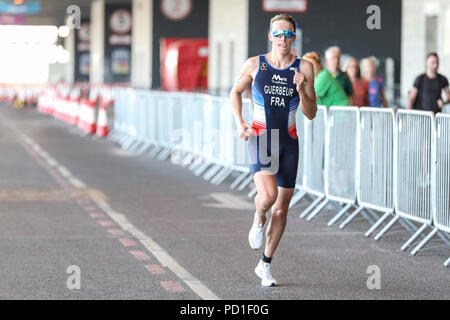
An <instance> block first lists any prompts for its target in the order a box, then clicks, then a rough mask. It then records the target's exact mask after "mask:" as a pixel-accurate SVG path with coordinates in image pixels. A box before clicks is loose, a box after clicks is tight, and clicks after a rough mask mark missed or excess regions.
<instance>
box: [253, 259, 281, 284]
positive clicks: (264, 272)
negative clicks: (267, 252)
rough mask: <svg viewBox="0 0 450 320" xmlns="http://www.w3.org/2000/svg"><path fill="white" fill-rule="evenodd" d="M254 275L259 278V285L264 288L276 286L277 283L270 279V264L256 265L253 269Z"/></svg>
mask: <svg viewBox="0 0 450 320" xmlns="http://www.w3.org/2000/svg"><path fill="white" fill-rule="evenodd" d="M255 273H256V275H257V276H258V277H260V278H261V285H262V286H264V287H272V286H276V285H277V281H276V280H275V279H274V278H272V274H271V273H270V263H265V262H263V264H260V263H258V265H257V266H256V268H255Z"/></svg>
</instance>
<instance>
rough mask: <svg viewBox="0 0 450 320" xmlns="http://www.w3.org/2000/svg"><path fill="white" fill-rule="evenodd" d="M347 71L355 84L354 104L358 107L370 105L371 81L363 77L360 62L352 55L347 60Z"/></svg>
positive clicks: (345, 68) (353, 84)
mask: <svg viewBox="0 0 450 320" xmlns="http://www.w3.org/2000/svg"><path fill="white" fill-rule="evenodd" d="M344 70H345V72H346V73H347V74H348V76H349V77H350V80H351V81H352V86H353V105H354V106H357V107H368V106H370V102H369V83H368V82H367V81H366V80H365V79H363V78H362V77H361V69H360V67H359V62H358V60H356V59H355V58H353V57H351V58H350V59H348V60H347V62H346V64H345V67H344Z"/></svg>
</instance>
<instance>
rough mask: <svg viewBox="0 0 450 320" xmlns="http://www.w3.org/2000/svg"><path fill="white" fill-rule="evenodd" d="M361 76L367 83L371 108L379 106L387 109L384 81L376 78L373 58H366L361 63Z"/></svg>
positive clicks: (375, 65)
mask: <svg viewBox="0 0 450 320" xmlns="http://www.w3.org/2000/svg"><path fill="white" fill-rule="evenodd" d="M361 64H362V68H363V74H364V78H365V79H366V81H367V82H368V83H369V102H370V106H371V107H376V108H380V107H381V106H383V107H385V108H387V107H388V104H387V100H386V97H385V95H384V80H383V78H381V77H377V76H376V71H377V63H376V60H375V58H374V57H368V58H365V59H363V60H362V62H361Z"/></svg>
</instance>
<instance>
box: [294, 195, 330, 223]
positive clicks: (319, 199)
mask: <svg viewBox="0 0 450 320" xmlns="http://www.w3.org/2000/svg"><path fill="white" fill-rule="evenodd" d="M324 198H325V197H324V196H320V197H318V198H317V199H316V200H314V201H313V203H311V204H310V205H309V206H308V208H306V209H305V210H304V211H303V212H302V213H301V214H300V216H299V217H300V218H302V219H303V218H304V217H306V216H307V215H308V214H309V212H310V211H311V210H312V209H314V207H315V206H317V205H318V204H319V202H321V201H322V200H323V199H324Z"/></svg>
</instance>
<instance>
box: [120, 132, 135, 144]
mask: <svg viewBox="0 0 450 320" xmlns="http://www.w3.org/2000/svg"><path fill="white" fill-rule="evenodd" d="M132 138H133V137H132V136H130V135H129V134H125V135H124V136H123V137H122V138H121V139H119V140H118V141H117V143H118V144H120V145H121V146H122V145H123V144H124V143H125V142H126V141H128V139H132Z"/></svg>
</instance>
